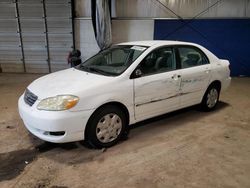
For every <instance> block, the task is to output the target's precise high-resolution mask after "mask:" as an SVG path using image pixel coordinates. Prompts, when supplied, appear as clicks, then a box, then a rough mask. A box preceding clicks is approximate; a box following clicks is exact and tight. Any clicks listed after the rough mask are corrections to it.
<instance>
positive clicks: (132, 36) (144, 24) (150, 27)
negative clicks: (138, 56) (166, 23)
mask: <svg viewBox="0 0 250 188" xmlns="http://www.w3.org/2000/svg"><path fill="white" fill-rule="evenodd" d="M153 34H154V20H112V41H113V44H116V43H120V42H127V41H136V40H152V39H153ZM75 40H76V48H77V49H80V50H81V52H82V57H83V60H85V59H87V58H89V57H90V56H92V55H94V54H95V53H97V52H98V51H99V47H98V45H97V43H96V40H95V36H94V31H93V26H92V21H91V20H90V19H76V20H75Z"/></svg>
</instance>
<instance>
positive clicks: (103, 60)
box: [76, 45, 147, 76]
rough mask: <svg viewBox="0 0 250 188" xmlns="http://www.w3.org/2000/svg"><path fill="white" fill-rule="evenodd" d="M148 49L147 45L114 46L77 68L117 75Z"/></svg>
mask: <svg viewBox="0 0 250 188" xmlns="http://www.w3.org/2000/svg"><path fill="white" fill-rule="evenodd" d="M146 49H147V47H143V46H131V45H129V46H114V47H112V48H109V49H106V50H103V51H101V52H99V53H98V54H96V55H95V56H93V57H92V58H90V59H88V60H86V61H85V62H83V63H82V64H80V65H79V66H78V67H76V68H77V69H79V70H84V71H88V72H93V73H98V74H102V75H107V76H117V75H120V74H121V73H122V72H124V71H125V70H126V69H127V68H128V67H129V66H130V65H131V64H132V63H133V62H134V61H135V60H136V59H137V58H138V57H139V56H140V55H141V54H142V53H143V52H144V51H145V50H146Z"/></svg>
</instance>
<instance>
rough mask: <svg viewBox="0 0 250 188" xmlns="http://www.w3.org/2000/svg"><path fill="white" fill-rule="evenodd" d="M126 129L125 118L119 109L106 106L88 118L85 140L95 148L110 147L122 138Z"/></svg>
mask: <svg viewBox="0 0 250 188" xmlns="http://www.w3.org/2000/svg"><path fill="white" fill-rule="evenodd" d="M125 127H126V117H125V114H124V113H123V111H122V110H121V109H119V108H118V107H116V106H113V105H106V106H104V107H102V108H100V109H98V110H97V111H96V112H95V113H94V114H93V115H92V116H91V118H90V120H89V122H88V125H87V129H86V131H87V132H86V139H87V141H88V142H89V144H90V145H92V146H94V147H96V148H104V147H111V146H113V145H115V144H116V143H117V142H118V141H119V140H120V139H121V137H122V135H123V133H124V131H125Z"/></svg>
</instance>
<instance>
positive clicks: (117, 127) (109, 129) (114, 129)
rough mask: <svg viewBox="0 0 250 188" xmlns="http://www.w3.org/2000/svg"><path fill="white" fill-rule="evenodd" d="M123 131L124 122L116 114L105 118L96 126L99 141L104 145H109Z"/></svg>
mask: <svg viewBox="0 0 250 188" xmlns="http://www.w3.org/2000/svg"><path fill="white" fill-rule="evenodd" d="M121 130H122V120H121V118H120V117H119V116H118V115H117V114H114V113H110V114H107V115H105V116H103V117H102V118H101V119H100V120H99V122H98V124H97V126H96V136H97V139H98V140H99V141H100V142H102V143H109V142H112V141H114V140H115V139H117V137H118V136H119V135H120V133H121Z"/></svg>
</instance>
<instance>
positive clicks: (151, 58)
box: [138, 47, 176, 76]
mask: <svg viewBox="0 0 250 188" xmlns="http://www.w3.org/2000/svg"><path fill="white" fill-rule="evenodd" d="M138 68H139V69H140V70H141V72H142V75H143V76H144V75H151V74H157V73H162V72H167V71H171V70H175V69H176V62H175V55H174V52H173V49H172V48H170V47H163V48H159V49H156V50H154V51H152V52H151V53H149V54H148V55H147V56H146V57H145V58H144V59H143V60H142V62H141V63H140V65H139V66H138Z"/></svg>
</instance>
